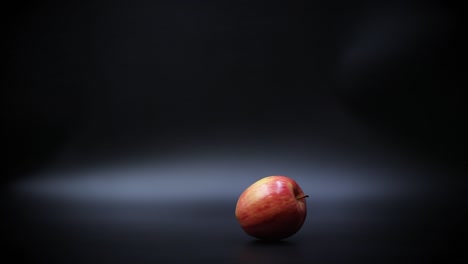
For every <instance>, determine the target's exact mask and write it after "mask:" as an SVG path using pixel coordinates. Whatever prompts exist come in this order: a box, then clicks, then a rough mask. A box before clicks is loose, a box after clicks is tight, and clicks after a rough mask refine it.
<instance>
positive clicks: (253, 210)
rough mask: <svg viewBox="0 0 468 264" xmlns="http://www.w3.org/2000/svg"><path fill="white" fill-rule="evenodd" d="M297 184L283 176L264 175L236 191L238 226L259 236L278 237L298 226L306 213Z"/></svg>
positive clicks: (292, 232) (265, 238) (262, 237)
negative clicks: (243, 189)
mask: <svg viewBox="0 0 468 264" xmlns="http://www.w3.org/2000/svg"><path fill="white" fill-rule="evenodd" d="M306 197H308V196H307V195H305V194H304V192H303V191H302V189H301V187H299V185H298V184H297V183H296V182H295V181H294V180H293V179H291V178H289V177H286V176H268V177H265V178H262V179H260V180H258V181H256V182H254V183H253V184H252V185H250V186H249V187H248V188H247V189H245V191H244V192H243V193H242V194H241V195H240V197H239V199H238V201H237V205H236V218H237V220H238V222H239V224H240V226H241V227H242V229H243V230H244V231H245V232H246V233H247V234H248V235H250V236H253V237H255V238H258V239H261V240H281V239H284V238H287V237H290V236H292V235H294V234H295V233H297V231H299V229H301V227H302V225H303V224H304V221H305V219H306V215H307V208H306V199H305V198H306Z"/></svg>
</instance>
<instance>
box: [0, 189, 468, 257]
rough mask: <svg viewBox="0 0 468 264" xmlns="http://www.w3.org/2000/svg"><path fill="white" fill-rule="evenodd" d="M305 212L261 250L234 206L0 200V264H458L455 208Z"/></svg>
mask: <svg viewBox="0 0 468 264" xmlns="http://www.w3.org/2000/svg"><path fill="white" fill-rule="evenodd" d="M439 198H440V197H439ZM448 198H449V197H448V196H446V197H444V199H448ZM309 202H310V203H309V206H308V208H309V216H308V218H307V221H306V223H305V225H304V226H303V228H302V230H300V231H299V233H297V234H296V235H294V236H293V237H291V238H289V239H287V240H284V241H281V242H278V243H265V242H260V241H257V240H254V239H252V238H250V237H248V236H247V235H245V234H244V233H243V231H242V230H241V229H240V227H239V225H238V224H237V222H236V220H235V218H234V216H233V210H234V205H235V201H203V202H190V201H184V202H179V203H177V202H172V203H171V202H166V203H158V202H153V203H141V202H139V203H120V204H100V203H98V202H90V203H79V204H76V203H71V202H64V201H46V200H23V199H18V200H14V201H11V200H10V201H8V202H7V211H6V212H7V214H4V216H6V218H7V221H8V225H7V227H8V229H7V235H8V237H9V240H8V244H7V245H6V248H7V250H9V253H10V254H11V256H12V259H11V260H10V261H11V262H10V263H18V262H20V261H21V262H23V263H103V262H105V263H155V262H157V263H160V262H183V263H201V262H206V261H221V262H223V263H224V262H225V263H291V262H307V263H311V262H314V263H343V262H347V263H363V262H364V263H374V262H380V263H401V262H404V263H433V262H434V261H435V262H446V261H450V262H451V263H464V261H466V256H465V255H464V254H463V250H464V249H463V246H461V244H460V242H461V240H462V239H463V237H462V236H463V235H462V233H461V231H462V230H459V229H458V227H459V226H462V224H463V223H462V220H461V219H460V213H461V211H463V208H464V206H463V205H462V204H447V203H446V202H445V201H441V199H434V198H418V197H414V198H413V199H407V200H404V201H394V200H392V201H388V200H373V201H368V200H366V201H355V202H349V203H333V202H319V201H309ZM3 203H5V200H4V201H3Z"/></svg>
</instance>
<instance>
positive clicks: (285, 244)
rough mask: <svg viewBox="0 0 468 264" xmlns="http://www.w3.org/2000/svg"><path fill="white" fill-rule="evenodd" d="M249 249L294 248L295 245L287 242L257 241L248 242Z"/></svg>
mask: <svg viewBox="0 0 468 264" xmlns="http://www.w3.org/2000/svg"><path fill="white" fill-rule="evenodd" d="M248 246H249V247H292V246H294V243H292V242H291V241H287V240H260V239H255V240H251V241H249V242H248Z"/></svg>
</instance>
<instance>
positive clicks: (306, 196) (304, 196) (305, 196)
mask: <svg viewBox="0 0 468 264" xmlns="http://www.w3.org/2000/svg"><path fill="white" fill-rule="evenodd" d="M308 197H309V195H307V194H306V195H303V196H301V197H297V198H296V200H299V199H302V198H308Z"/></svg>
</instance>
